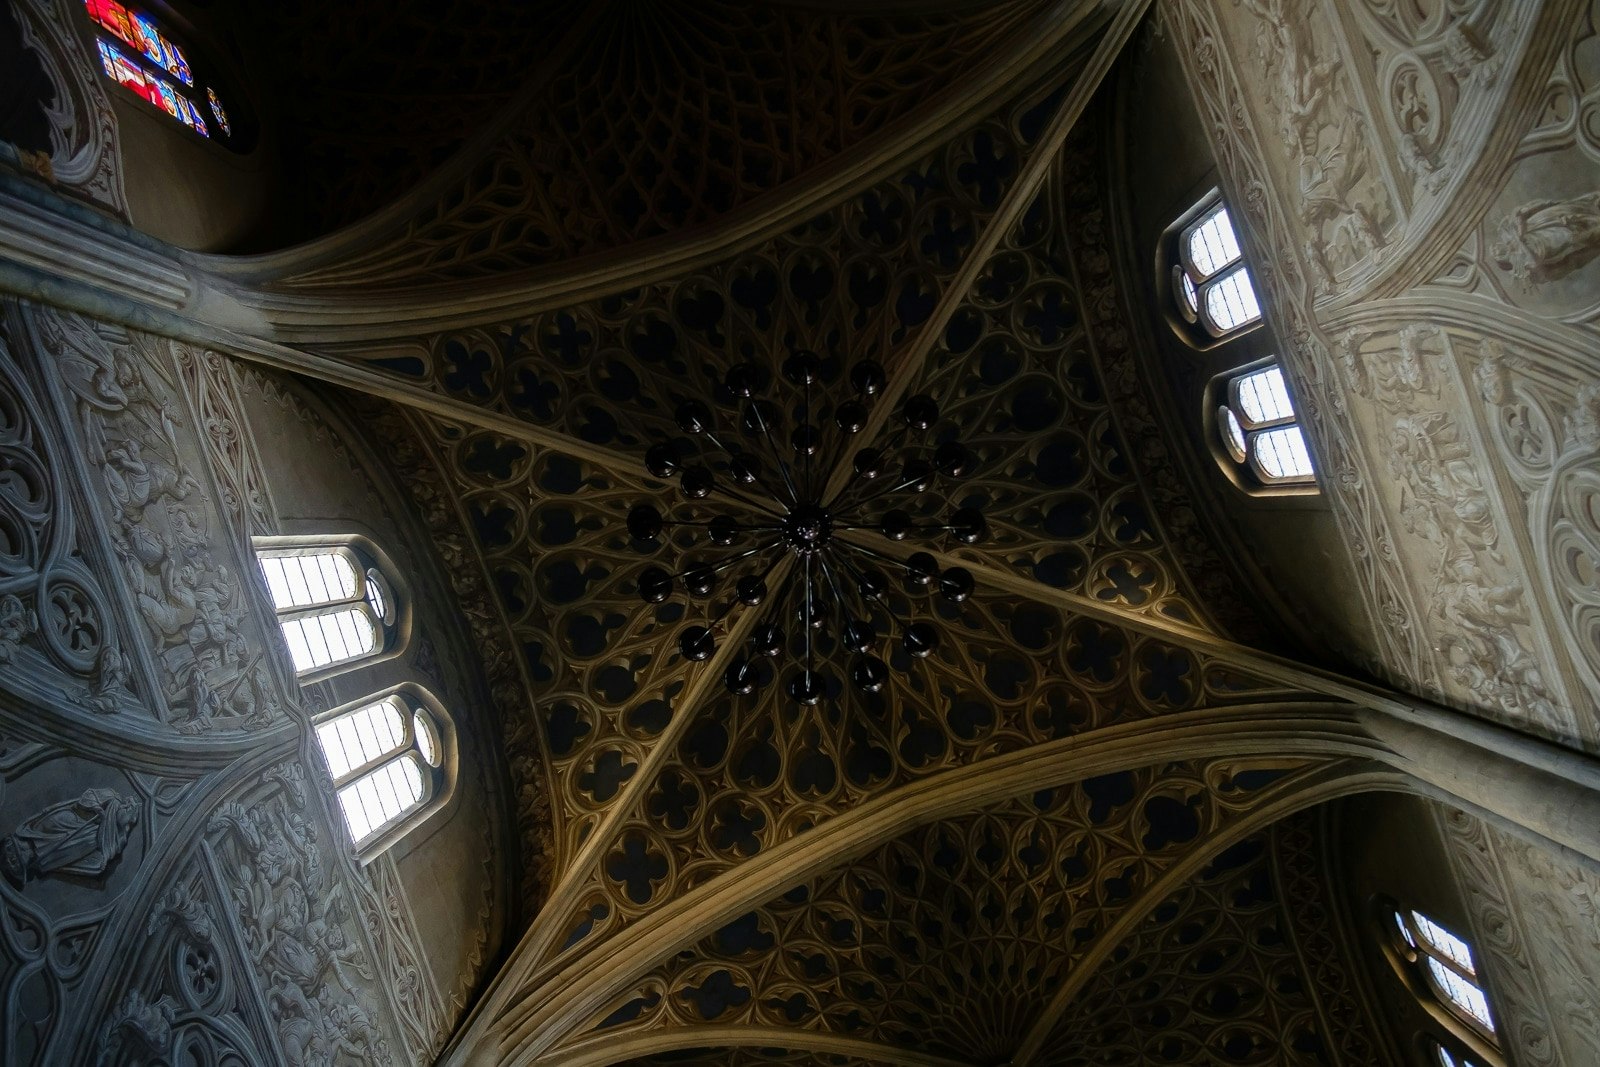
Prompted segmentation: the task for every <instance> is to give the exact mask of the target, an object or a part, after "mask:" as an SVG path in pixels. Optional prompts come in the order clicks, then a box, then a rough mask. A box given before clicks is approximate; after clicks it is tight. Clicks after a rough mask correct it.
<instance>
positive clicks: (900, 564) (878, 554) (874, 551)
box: [849, 542, 911, 571]
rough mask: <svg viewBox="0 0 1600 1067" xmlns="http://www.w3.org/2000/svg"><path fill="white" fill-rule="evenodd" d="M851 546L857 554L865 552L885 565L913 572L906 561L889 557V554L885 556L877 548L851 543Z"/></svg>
mask: <svg viewBox="0 0 1600 1067" xmlns="http://www.w3.org/2000/svg"><path fill="white" fill-rule="evenodd" d="M849 545H850V547H851V548H853V549H855V550H856V551H857V552H864V553H866V554H867V555H869V556H872V557H873V558H875V559H881V560H882V561H883V562H885V563H892V564H894V565H895V566H896V567H899V568H900V569H901V570H905V571H909V570H911V568H910V567H908V566H907V565H906V561H905V560H903V559H895V558H894V557H893V556H890V555H887V554H885V553H883V552H879V551H878V550H877V549H875V548H868V547H867V546H866V545H858V544H856V543H854V542H849Z"/></svg>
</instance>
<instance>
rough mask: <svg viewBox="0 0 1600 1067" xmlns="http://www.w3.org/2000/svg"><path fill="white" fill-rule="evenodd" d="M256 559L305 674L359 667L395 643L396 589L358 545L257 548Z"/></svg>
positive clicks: (298, 665)
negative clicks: (357, 664)
mask: <svg viewBox="0 0 1600 1067" xmlns="http://www.w3.org/2000/svg"><path fill="white" fill-rule="evenodd" d="M256 562H257V564H258V565H259V567H260V568H261V576H262V578H263V579H264V580H265V581H266V583H267V591H268V593H269V594H270V595H271V597H272V606H273V608H274V610H276V612H277V614H278V625H279V627H280V628H281V629H282V631H283V639H284V643H285V644H286V645H287V646H288V648H289V657H290V659H291V660H293V662H294V669H295V672H296V673H297V674H298V675H299V676H300V677H301V678H305V677H306V676H307V675H309V674H312V673H315V672H322V671H325V670H328V669H330V668H334V667H348V666H351V665H354V664H355V663H358V662H360V661H361V660H364V659H367V658H369V657H372V656H376V655H378V654H380V653H382V652H384V651H386V650H387V649H388V648H389V647H390V646H391V645H392V643H393V641H394V637H395V630H396V627H395V622H396V613H395V606H396V605H395V598H394V593H393V590H392V588H391V587H390V584H389V582H388V580H387V579H386V578H385V577H384V576H383V573H382V571H381V570H380V569H379V568H378V566H377V565H376V563H375V561H368V560H364V559H362V558H361V556H360V555H358V553H357V552H356V550H355V549H354V548H352V547H350V546H347V545H323V546H316V547H306V548H258V549H257V552H256Z"/></svg>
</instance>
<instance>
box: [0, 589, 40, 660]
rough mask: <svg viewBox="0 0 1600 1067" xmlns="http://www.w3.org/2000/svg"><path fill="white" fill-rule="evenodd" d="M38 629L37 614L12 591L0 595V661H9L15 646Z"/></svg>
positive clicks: (14, 655) (13, 655)
mask: <svg viewBox="0 0 1600 1067" xmlns="http://www.w3.org/2000/svg"><path fill="white" fill-rule="evenodd" d="M38 629H39V616H38V614H37V613H36V612H35V611H34V610H33V609H32V608H30V607H28V606H27V605H25V604H23V602H22V600H21V599H20V598H19V597H17V596H16V594H14V593H7V594H6V595H5V596H3V597H0V663H10V662H11V661H12V660H13V659H14V658H15V657H16V654H17V646H18V645H20V644H22V641H23V639H24V638H26V637H28V636H29V635H30V634H33V633H36V632H37V631H38Z"/></svg>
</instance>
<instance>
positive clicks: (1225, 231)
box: [1172, 193, 1261, 340]
mask: <svg viewBox="0 0 1600 1067" xmlns="http://www.w3.org/2000/svg"><path fill="white" fill-rule="evenodd" d="M1195 211H1198V212H1199V217H1197V218H1196V219H1195V220H1194V221H1193V222H1191V223H1189V224H1188V225H1187V226H1185V227H1184V228H1183V229H1182V231H1180V233H1179V235H1178V240H1177V243H1176V246H1175V247H1176V253H1177V254H1176V261H1175V262H1174V263H1173V264H1172V292H1173V298H1174V300H1175V301H1176V302H1177V305H1178V314H1179V316H1180V317H1181V318H1182V319H1183V321H1184V322H1185V323H1188V324H1189V325H1190V326H1193V327H1198V328H1199V329H1200V330H1202V331H1204V333H1205V335H1206V336H1207V337H1209V338H1211V339H1215V340H1220V339H1222V338H1224V337H1229V336H1232V335H1233V334H1236V333H1240V332H1242V331H1244V330H1247V329H1249V328H1250V327H1252V326H1254V325H1255V324H1256V323H1258V322H1260V321H1261V303H1260V301H1259V300H1258V299H1257V298H1256V288H1255V284H1254V282H1253V281H1252V279H1251V277H1250V268H1249V267H1247V266H1246V265H1245V262H1244V251H1243V250H1242V249H1241V248H1240V247H1239V237H1238V234H1236V233H1235V232H1234V229H1233V221H1232V219H1230V218H1229V217H1228V206H1227V205H1226V204H1224V203H1223V202H1222V198H1221V196H1220V195H1219V194H1216V193H1212V194H1211V195H1210V196H1208V197H1207V198H1206V199H1205V200H1202V201H1201V202H1200V204H1198V205H1196V206H1195V208H1194V209H1192V210H1191V214H1192V213H1193V212H1195Z"/></svg>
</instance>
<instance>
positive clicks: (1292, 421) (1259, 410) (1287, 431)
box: [1217, 363, 1316, 486]
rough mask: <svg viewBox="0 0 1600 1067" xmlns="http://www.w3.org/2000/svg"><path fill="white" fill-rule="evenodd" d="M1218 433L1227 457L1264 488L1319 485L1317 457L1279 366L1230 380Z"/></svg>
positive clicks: (1219, 415) (1274, 365)
mask: <svg viewBox="0 0 1600 1067" xmlns="http://www.w3.org/2000/svg"><path fill="white" fill-rule="evenodd" d="M1217 432H1218V435H1219V436H1220V437H1221V440H1222V447H1223V450H1224V451H1225V452H1226V453H1227V455H1228V456H1229V457H1230V458H1231V459H1232V460H1233V462H1234V463H1235V464H1237V465H1238V467H1239V468H1240V469H1241V470H1243V471H1245V472H1248V474H1250V475H1251V476H1252V477H1253V478H1254V479H1255V480H1256V481H1258V482H1260V483H1261V484H1262V485H1266V486H1273V485H1296V484H1299V485H1304V484H1312V483H1315V481H1316V470H1315V468H1314V467H1313V465H1312V463H1311V453H1310V451H1309V450H1308V449H1307V448H1306V439H1305V434H1304V433H1303V432H1302V431H1301V429H1300V423H1299V417H1298V415H1297V414H1296V413H1295V408H1294V401H1293V399H1291V398H1290V396H1289V387H1288V383H1287V382H1285V381H1284V377H1283V368H1281V367H1280V366H1278V364H1276V363H1272V364H1269V365H1267V366H1265V367H1260V368H1256V369H1251V370H1246V371H1243V372H1241V373H1237V374H1234V375H1232V376H1231V377H1230V378H1229V379H1228V381H1227V385H1226V387H1225V390H1224V395H1223V400H1222V403H1221V405H1220V406H1219V407H1218V409H1217Z"/></svg>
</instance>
